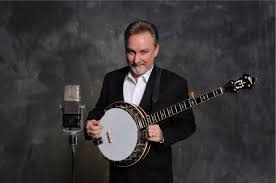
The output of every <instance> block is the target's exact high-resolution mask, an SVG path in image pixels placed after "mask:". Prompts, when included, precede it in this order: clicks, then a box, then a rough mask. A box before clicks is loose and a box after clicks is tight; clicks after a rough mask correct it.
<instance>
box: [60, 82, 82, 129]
mask: <svg viewBox="0 0 276 183" xmlns="http://www.w3.org/2000/svg"><path fill="white" fill-rule="evenodd" d="M83 109H84V106H83V105H81V97H80V85H66V86H65V87H64V103H63V107H62V110H63V124H62V125H63V130H64V131H67V132H71V133H72V132H78V131H81V130H82V127H83V120H82V119H83V114H82V113H83Z"/></svg>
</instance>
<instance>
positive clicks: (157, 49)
mask: <svg viewBox="0 0 276 183" xmlns="http://www.w3.org/2000/svg"><path fill="white" fill-rule="evenodd" d="M158 52H159V44H157V46H156V47H155V48H154V57H156V56H157V55H158Z"/></svg>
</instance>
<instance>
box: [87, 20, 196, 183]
mask: <svg viewBox="0 0 276 183" xmlns="http://www.w3.org/2000/svg"><path fill="white" fill-rule="evenodd" d="M125 49H126V58H127V63H128V66H127V67H124V68H122V69H119V70H115V71H113V72H110V73H108V74H107V75H106V76H105V78H104V82H103V86H102V91H101V95H100V98H99V100H98V102H97V104H96V107H95V108H94V109H93V110H92V111H90V112H89V114H88V118H87V121H86V123H85V136H86V139H97V138H99V137H100V132H101V129H102V126H101V124H100V121H99V120H100V119H101V117H102V116H103V114H104V109H105V108H106V107H107V106H108V105H110V104H111V103H113V102H116V101H125V102H128V103H133V104H136V105H139V106H140V107H142V108H143V109H144V110H145V112H146V113H147V114H151V113H153V112H157V111H159V110H161V109H163V108H165V107H167V106H169V105H173V104H176V103H177V102H180V101H182V100H184V99H187V98H188V95H187V93H188V88H187V82H186V80H185V79H183V78H182V77H180V76H178V75H176V74H174V73H172V72H170V71H168V70H165V69H162V72H161V74H157V70H158V69H157V68H158V67H157V66H156V65H154V59H155V57H156V56H157V55H158V52H159V36H158V31H157V29H156V27H155V25H153V24H152V23H150V22H147V21H143V20H138V21H135V22H133V23H131V24H129V25H128V27H127V29H126V31H125ZM158 72H159V71H158ZM157 75H159V76H160V75H161V77H160V78H159V81H160V82H159V87H158V88H159V89H158V91H157V92H158V95H157V96H158V97H157V100H153V96H154V95H156V94H154V89H155V87H156V83H157V81H158V77H157ZM195 129H196V126H195V122H194V116H193V112H192V110H187V111H184V112H182V113H180V114H178V115H176V116H173V117H171V118H168V119H166V120H164V121H162V122H160V123H159V124H153V125H149V126H148V128H147V132H148V137H147V140H148V141H149V142H150V143H151V145H152V146H151V149H150V152H149V153H148V155H147V156H146V157H145V159H143V160H142V161H140V162H138V163H137V164H135V165H133V166H131V167H127V168H120V167H116V166H115V165H113V164H111V165H110V182H111V183H136V182H137V183H147V182H149V183H153V182H156V183H172V182H173V175H172V150H171V145H172V144H174V143H175V142H178V141H180V140H183V139H185V138H187V137H189V136H190V135H191V134H192V133H194V131H195ZM126 130H127V129H126Z"/></svg>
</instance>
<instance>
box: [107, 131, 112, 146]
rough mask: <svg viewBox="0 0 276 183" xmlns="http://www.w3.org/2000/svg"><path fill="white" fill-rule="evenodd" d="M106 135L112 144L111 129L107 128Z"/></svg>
mask: <svg viewBox="0 0 276 183" xmlns="http://www.w3.org/2000/svg"><path fill="white" fill-rule="evenodd" d="M106 135H107V139H108V143H110V144H111V143H112V133H111V130H107V132H106Z"/></svg>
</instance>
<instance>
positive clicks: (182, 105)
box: [138, 87, 223, 129]
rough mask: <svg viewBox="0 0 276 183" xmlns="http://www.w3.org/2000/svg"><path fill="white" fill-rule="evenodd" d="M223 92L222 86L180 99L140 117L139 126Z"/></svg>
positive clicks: (158, 120) (146, 124) (179, 111)
mask: <svg viewBox="0 0 276 183" xmlns="http://www.w3.org/2000/svg"><path fill="white" fill-rule="evenodd" d="M222 94H223V89H222V87H219V88H217V89H215V90H212V91H210V92H208V93H205V94H202V95H200V96H198V97H196V98H193V97H191V98H189V99H187V100H184V101H181V102H179V103H177V104H174V105H171V106H169V107H167V108H165V109H162V110H160V111H158V112H155V113H152V114H150V115H148V116H147V117H145V118H142V119H141V120H139V121H138V125H139V128H140V129H142V128H146V127H147V126H149V125H150V124H154V123H158V122H160V121H162V120H164V119H167V118H169V117H171V116H174V115H177V114H179V113H181V112H183V111H185V110H187V109H190V108H192V107H194V106H196V105H199V104H201V103H203V102H206V101H208V100H210V99H212V98H215V97H217V96H219V95H222Z"/></svg>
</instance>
